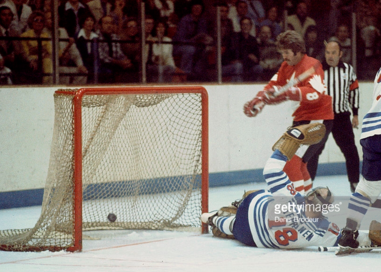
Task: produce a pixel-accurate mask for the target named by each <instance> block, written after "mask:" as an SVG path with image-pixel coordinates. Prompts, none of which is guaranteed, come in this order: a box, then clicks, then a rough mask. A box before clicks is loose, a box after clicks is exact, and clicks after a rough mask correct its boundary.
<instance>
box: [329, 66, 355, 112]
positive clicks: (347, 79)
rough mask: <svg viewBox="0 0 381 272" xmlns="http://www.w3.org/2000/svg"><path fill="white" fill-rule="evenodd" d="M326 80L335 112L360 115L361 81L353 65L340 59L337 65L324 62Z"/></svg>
mask: <svg viewBox="0 0 381 272" xmlns="http://www.w3.org/2000/svg"><path fill="white" fill-rule="evenodd" d="M323 70H324V82H325V85H326V86H327V92H328V95H330V96H332V104H333V112H334V113H335V114H340V113H350V110H351V111H352V113H353V115H358V109H359V104H360V94H359V83H358V81H357V76H356V74H355V72H354V69H353V67H352V65H350V64H348V63H345V62H342V61H340V62H339V64H338V65H337V66H336V67H331V66H329V65H328V64H327V63H326V62H325V61H324V62H323Z"/></svg>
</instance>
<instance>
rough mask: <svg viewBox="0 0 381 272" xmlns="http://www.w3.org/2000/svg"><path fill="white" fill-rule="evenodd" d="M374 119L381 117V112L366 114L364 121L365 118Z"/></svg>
mask: <svg viewBox="0 0 381 272" xmlns="http://www.w3.org/2000/svg"><path fill="white" fill-rule="evenodd" d="M373 117H381V112H369V113H367V114H365V116H364V119H365V118H373Z"/></svg>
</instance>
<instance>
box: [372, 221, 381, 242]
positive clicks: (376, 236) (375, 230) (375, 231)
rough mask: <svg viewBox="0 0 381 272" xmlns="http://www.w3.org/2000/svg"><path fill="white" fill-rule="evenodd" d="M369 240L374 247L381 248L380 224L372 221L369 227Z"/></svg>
mask: <svg viewBox="0 0 381 272" xmlns="http://www.w3.org/2000/svg"><path fill="white" fill-rule="evenodd" d="M369 239H370V240H371V241H372V243H373V244H374V245H377V246H381V223H380V222H377V221H376V220H373V221H372V222H371V223H370V226H369Z"/></svg>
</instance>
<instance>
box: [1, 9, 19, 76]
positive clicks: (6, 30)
mask: <svg viewBox="0 0 381 272" xmlns="http://www.w3.org/2000/svg"><path fill="white" fill-rule="evenodd" d="M12 21H13V13H12V10H11V9H10V8H9V7H8V6H1V7H0V37H18V34H17V32H16V30H14V29H11V28H10V25H11V23H12ZM21 53H22V49H21V43H20V41H15V40H0V54H1V56H2V62H3V66H6V67H8V68H9V69H11V70H12V71H13V72H16V73H14V75H13V79H14V80H13V81H14V83H19V78H17V75H18V73H17V72H18V71H19V70H20V68H21V66H22V64H21V61H22V57H21Z"/></svg>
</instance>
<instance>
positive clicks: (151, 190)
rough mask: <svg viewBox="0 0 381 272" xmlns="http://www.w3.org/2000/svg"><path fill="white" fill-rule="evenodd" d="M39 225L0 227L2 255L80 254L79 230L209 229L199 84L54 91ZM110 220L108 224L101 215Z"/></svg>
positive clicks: (203, 96) (203, 100) (204, 102)
mask: <svg viewBox="0 0 381 272" xmlns="http://www.w3.org/2000/svg"><path fill="white" fill-rule="evenodd" d="M54 98H55V122H54V123H55V124H54V130H53V141H52V150H51V158H50V165H49V171H48V177H47V181H46V186H45V190H44V199H43V205H42V211H41V216H40V219H39V220H38V222H37V224H36V226H35V227H34V228H31V229H23V230H4V231H0V250H9V251H42V250H50V251H58V250H67V251H81V250H82V231H85V230H96V229H170V230H176V229H185V230H186V229H189V230H194V229H197V228H200V230H201V232H202V233H207V232H208V226H207V225H206V224H202V223H201V220H200V215H201V214H202V213H203V212H207V211H208V187H209V184H208V95H207V92H206V90H205V89H204V88H203V87H198V86H171V87H139V86H137V87H107V88H82V89H77V90H71V89H69V90H57V91H56V92H55V95H54ZM109 213H114V214H115V215H116V218H117V219H116V220H115V222H113V221H110V220H108V219H107V215H108V214H109Z"/></svg>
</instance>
